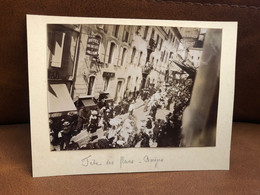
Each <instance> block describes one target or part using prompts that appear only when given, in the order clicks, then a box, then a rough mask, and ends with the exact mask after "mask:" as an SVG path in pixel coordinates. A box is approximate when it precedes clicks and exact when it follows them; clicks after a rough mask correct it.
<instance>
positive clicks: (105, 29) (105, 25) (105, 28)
mask: <svg viewBox="0 0 260 195" xmlns="http://www.w3.org/2000/svg"><path fill="white" fill-rule="evenodd" d="M107 31H108V25H107V24H104V32H105V33H107Z"/></svg>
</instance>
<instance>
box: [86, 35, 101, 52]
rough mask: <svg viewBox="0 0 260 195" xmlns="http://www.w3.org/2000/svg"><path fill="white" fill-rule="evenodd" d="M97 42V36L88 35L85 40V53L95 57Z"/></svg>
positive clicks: (98, 41) (98, 38)
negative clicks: (86, 40)
mask: <svg viewBox="0 0 260 195" xmlns="http://www.w3.org/2000/svg"><path fill="white" fill-rule="evenodd" d="M99 44H100V37H99V36H90V37H89V38H88V42H87V48H86V54H87V55H90V56H93V57H97V56H98V49H99Z"/></svg>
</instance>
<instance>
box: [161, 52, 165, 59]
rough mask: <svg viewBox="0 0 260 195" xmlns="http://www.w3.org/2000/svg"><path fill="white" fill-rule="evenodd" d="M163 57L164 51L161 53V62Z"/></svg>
mask: <svg viewBox="0 0 260 195" xmlns="http://www.w3.org/2000/svg"><path fill="white" fill-rule="evenodd" d="M164 55H165V50H164V51H162V52H161V61H162V62H163V59H164Z"/></svg>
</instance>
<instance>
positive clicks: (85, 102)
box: [80, 98, 96, 107]
mask: <svg viewBox="0 0 260 195" xmlns="http://www.w3.org/2000/svg"><path fill="white" fill-rule="evenodd" d="M80 100H81V102H82V104H83V105H84V106H85V107H90V106H96V104H95V102H94V101H93V100H92V99H86V98H85V99H81V98H80Z"/></svg>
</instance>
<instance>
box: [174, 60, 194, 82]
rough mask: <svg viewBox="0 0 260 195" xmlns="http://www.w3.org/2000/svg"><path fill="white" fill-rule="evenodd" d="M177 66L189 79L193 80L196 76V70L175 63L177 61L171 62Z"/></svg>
mask: <svg viewBox="0 0 260 195" xmlns="http://www.w3.org/2000/svg"><path fill="white" fill-rule="evenodd" d="M173 62H174V63H175V64H176V65H177V66H179V67H180V68H181V69H182V70H183V71H185V72H186V73H188V74H189V75H190V76H191V77H193V78H195V76H196V72H197V71H196V69H195V68H192V67H190V66H187V65H184V64H182V63H180V62H177V61H175V60H174V61H173Z"/></svg>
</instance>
